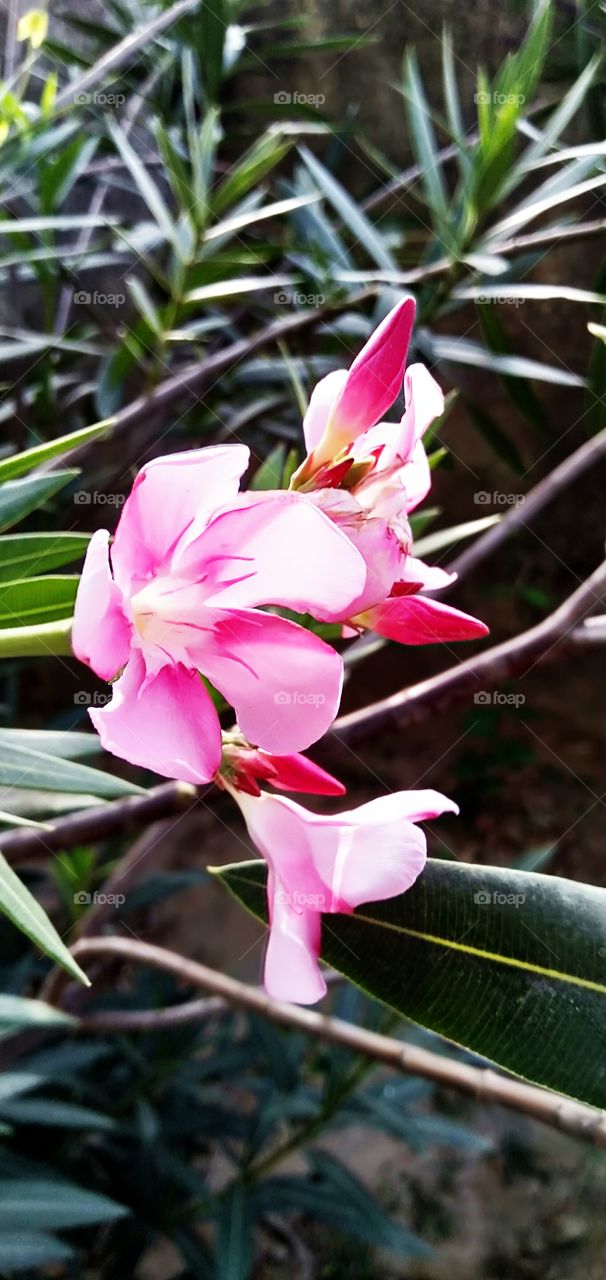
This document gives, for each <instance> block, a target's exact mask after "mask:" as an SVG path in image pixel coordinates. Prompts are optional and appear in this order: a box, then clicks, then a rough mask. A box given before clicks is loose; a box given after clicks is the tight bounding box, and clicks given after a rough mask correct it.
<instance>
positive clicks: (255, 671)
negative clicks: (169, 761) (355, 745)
mask: <svg viewBox="0 0 606 1280" xmlns="http://www.w3.org/2000/svg"><path fill="white" fill-rule="evenodd" d="M208 612H209V614H210V615H212V618H213V630H212V633H209V635H208V636H205V637H204V640H203V642H202V644H203V648H202V649H201V653H200V667H201V670H203V671H204V674H205V675H207V676H208V678H209V680H210V681H211V682H212V684H214V685H215V687H216V688H217V689H219V691H220V692H221V693H222V694H223V696H224V697H225V698H226V699H227V701H228V702H230V703H231V705H232V706H233V708H234V710H235V712H236V719H237V721H238V724H239V726H240V728H241V730H242V732H243V733H244V735H245V737H246V738H247V739H248V741H249V742H251V743H254V745H255V746H259V747H263V748H264V750H266V751H272V752H276V753H277V754H279V755H283V754H287V753H289V752H291V751H304V750H305V748H306V747H309V746H311V744H312V743H313V742H317V740H318V739H319V738H321V737H322V736H323V734H325V733H326V731H327V729H328V728H329V727H330V725H331V724H332V722H333V720H334V718H335V716H336V714H337V711H338V708H339V701H340V697H341V687H342V680H343V663H342V660H341V658H340V656H339V654H338V653H337V652H336V651H335V649H333V648H332V646H331V645H328V644H326V643H325V641H324V640H320V639H319V637H318V636H316V635H314V634H313V633H312V632H310V631H306V630H305V629H304V628H303V627H300V626H298V625H297V623H294V622H290V621H288V620H287V619H285V618H278V617H275V616H274V615H273V614H270V613H261V612H260V611H258V610H254V609H230V610H227V609H210V608H209V610H208ZM190 652H193V650H191V649H190Z"/></svg>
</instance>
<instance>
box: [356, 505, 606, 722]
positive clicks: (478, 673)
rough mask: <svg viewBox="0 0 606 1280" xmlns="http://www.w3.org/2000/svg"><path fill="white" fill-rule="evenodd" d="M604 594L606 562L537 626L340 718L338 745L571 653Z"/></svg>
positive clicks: (413, 719)
mask: <svg viewBox="0 0 606 1280" xmlns="http://www.w3.org/2000/svg"><path fill="white" fill-rule="evenodd" d="M491 532H492V530H491ZM605 591H606V561H604V563H603V564H602V565H600V567H599V569H596V571H595V573H592V575H591V577H590V578H588V579H587V581H586V582H583V583H582V585H581V586H580V587H579V588H578V589H577V590H576V591H574V592H573V594H572V595H571V596H569V597H568V599H567V600H565V601H564V603H563V604H561V605H560V607H559V608H558V609H556V610H555V612H554V613H552V614H550V615H549V617H548V618H545V619H544V620H543V621H542V622H539V623H538V624H537V626H535V627H531V628H530V630H529V631H524V632H522V634H521V635H518V636H514V637H513V638H512V639H511V640H504V641H503V643H502V644H497V645H494V646H493V648H491V649H484V650H482V651H481V652H480V653H477V654H474V655H473V657H471V658H467V659H466V661H465V662H461V663H460V664H459V666H457V667H449V669H448V670H447V671H441V672H439V674H438V675H436V676H431V677H430V678H429V679H428V680H422V681H421V682H420V683H419V684H414V685H411V686H410V688H408V689H401V690H399V691H398V693H394V694H392V695H391V697H389V698H382V699H381V700H380V701H379V702H374V703H372V704H371V705H370V706H366V707H362V708H361V709H360V710H359V711H352V712H350V713H349V715H346V716H340V717H339V719H338V720H335V722H334V724H333V727H332V734H333V735H334V736H335V737H336V738H337V740H339V741H342V742H347V743H351V742H356V741H357V740H358V739H359V738H365V737H367V736H369V735H370V734H373V733H376V732H377V731H378V730H379V729H385V728H388V727H390V728H393V727H396V726H397V727H398V728H402V726H403V725H405V724H410V723H411V722H417V721H419V720H422V719H424V718H425V717H426V716H427V715H429V714H430V713H431V714H435V713H436V712H438V711H443V710H444V708H445V707H447V706H450V705H451V704H452V703H453V702H458V701H460V700H461V699H466V698H470V697H472V696H473V694H474V693H477V692H478V691H480V690H482V689H483V688H485V687H487V686H494V685H496V684H499V683H500V681H502V680H509V679H511V678H512V676H520V675H523V674H524V672H526V671H527V670H528V668H529V667H530V666H534V665H535V663H538V662H545V661H546V660H547V659H551V660H554V659H559V658H562V657H564V656H566V655H568V654H569V653H570V652H571V651H573V650H574V648H575V646H576V644H577V643H578V628H577V623H579V622H580V621H581V620H582V619H583V618H584V616H585V614H586V613H588V612H589V610H590V609H592V608H596V607H597V606H601V607H602V608H604V606H606V597H605V596H604V592H605Z"/></svg>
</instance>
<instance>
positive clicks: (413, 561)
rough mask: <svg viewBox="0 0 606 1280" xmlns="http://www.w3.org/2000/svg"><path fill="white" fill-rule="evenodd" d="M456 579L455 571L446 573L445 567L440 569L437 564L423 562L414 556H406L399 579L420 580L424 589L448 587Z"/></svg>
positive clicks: (431, 589)
mask: <svg viewBox="0 0 606 1280" xmlns="http://www.w3.org/2000/svg"><path fill="white" fill-rule="evenodd" d="M456 579H457V575H456V573H447V571H446V569H440V568H439V566H438V565H431V564H425V562H424V560H418V559H417V557H416V556H407V557H406V562H405V564H404V572H403V573H402V575H401V578H400V581H401V582H420V583H421V585H422V587H423V588H424V589H425V591H439V590H440V589H441V588H442V587H449V586H450V585H451V584H452V583H453V582H456Z"/></svg>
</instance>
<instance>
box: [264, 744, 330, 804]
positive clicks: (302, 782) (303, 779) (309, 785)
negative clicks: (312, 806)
mask: <svg viewBox="0 0 606 1280" xmlns="http://www.w3.org/2000/svg"><path fill="white" fill-rule="evenodd" d="M263 754H264V756H265V758H266V759H267V760H268V762H269V763H270V765H271V766H272V768H273V769H274V770H275V776H273V777H272V778H270V779H269V781H270V782H271V785H272V787H278V788H279V790H280V791H303V792H306V793H307V795H315V796H344V795H345V792H346V788H345V787H344V786H343V783H342V782H339V780H338V778H333V776H332V774H330V773H327V772H326V770H325V769H321V768H320V766H319V764H314V762H313V760H308V758H307V756H302V755H299V754H298V753H295V754H293V755H288V756H274V755H269V754H268V753H267V752H264V753H263Z"/></svg>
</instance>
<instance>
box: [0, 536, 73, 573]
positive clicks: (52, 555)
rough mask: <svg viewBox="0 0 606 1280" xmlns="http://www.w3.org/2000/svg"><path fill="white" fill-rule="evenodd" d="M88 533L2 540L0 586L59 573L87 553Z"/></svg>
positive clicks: (16, 537) (0, 539)
mask: <svg viewBox="0 0 606 1280" xmlns="http://www.w3.org/2000/svg"><path fill="white" fill-rule="evenodd" d="M89 541H90V537H89V535H88V534H87V533H9V534H7V535H6V537H4V538H0V582H10V581H11V580H14V579H15V578H28V577H31V575H32V574H35V573H43V572H46V571H48V570H49V569H59V568H61V566H62V565H64V564H69V563H70V561H73V560H80V559H81V558H82V557H83V556H84V555H85V553H86V548H87V547H88V544H89Z"/></svg>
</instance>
